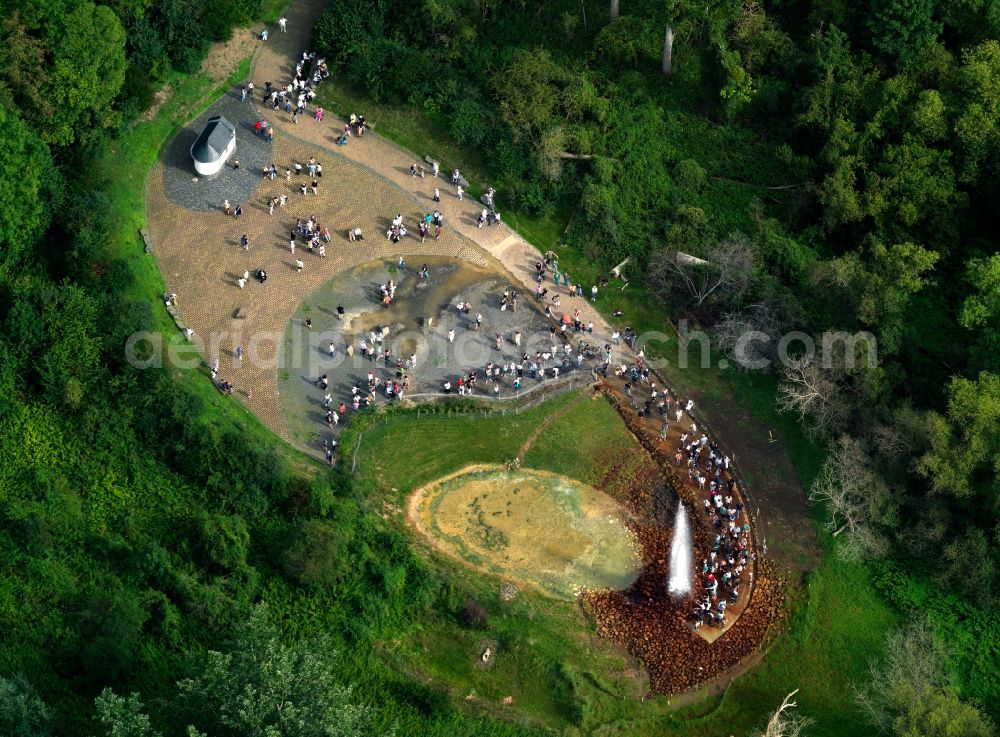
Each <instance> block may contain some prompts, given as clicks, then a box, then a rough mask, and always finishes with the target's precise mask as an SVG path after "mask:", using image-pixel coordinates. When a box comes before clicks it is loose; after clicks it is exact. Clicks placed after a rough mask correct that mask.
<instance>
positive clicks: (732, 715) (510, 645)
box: [358, 390, 896, 737]
mask: <svg viewBox="0 0 1000 737" xmlns="http://www.w3.org/2000/svg"><path fill="white" fill-rule="evenodd" d="M581 393H582V394H583V395H584V396H583V398H582V399H579V400H578V399H577V398H578V396H579V395H580V394H581ZM587 394H588V392H587V390H580V391H579V392H576V393H573V394H568V395H563V396H561V397H558V398H555V399H553V400H550V401H549V402H546V403H545V404H542V405H540V406H539V407H536V408H534V409H532V410H530V411H527V412H525V413H523V414H521V415H518V416H512V417H502V418H499V417H498V418H483V417H473V416H463V417H453V418H451V419H447V418H437V419H435V418H428V417H426V416H425V417H423V418H421V419H417V417H416V416H415V415H414V414H412V413H411V414H410V415H406V416H402V417H399V418H395V419H393V420H392V421H390V422H387V423H385V424H382V425H379V426H376V427H373V428H371V429H369V430H367V431H366V432H365V434H364V437H363V439H362V443H361V446H360V451H359V462H358V475H359V477H360V478H362V479H368V484H369V494H370V497H369V498H370V499H372V500H373V501H374V500H379V499H381V500H382V501H389V502H392V503H394V504H396V505H400V504H401V503H402V501H403V499H404V498H405V496H406V494H407V492H409V491H410V490H412V489H414V488H416V487H418V486H420V485H422V484H424V483H427V482H429V481H431V480H433V479H434V478H437V477H438V476H441V475H444V474H447V473H450V472H452V471H455V470H457V469H458V468H461V467H462V466H465V465H468V464H471V463H503V462H506V461H507V460H509V459H510V458H512V457H513V456H514V455H515V454H516V453H517V451H518V449H519V448H520V447H521V445H522V444H523V443H524V441H525V439H527V438H528V437H529V436H530V435H531V433H532V431H533V430H534V429H535V428H536V427H537V426H538V425H539V424H540V423H541V422H542V421H543V420H544V418H545V417H547V416H549V415H553V414H559V413H560V412H562V414H559V416H558V418H557V419H555V420H553V421H551V423H550V424H549V425H547V426H546V427H545V429H544V430H543V431H542V432H541V433H540V434H539V435H538V438H537V440H536V442H535V443H534V444H533V445H532V447H531V448H530V449H529V450H528V452H527V454H526V455H525V457H524V463H523V465H524V466H525V467H537V468H544V469H546V470H551V471H556V472H559V473H564V474H566V475H567V476H570V477H572V478H575V479H578V480H580V481H584V482H590V483H594V482H595V481H596V480H597V479H598V478H600V476H601V474H602V473H603V471H604V470H605V469H606V468H607V464H608V459H607V455H606V452H607V451H611V452H614V453H615V454H617V455H618V456H624V455H626V454H628V453H630V452H635V443H634V440H633V439H632V438H631V436H630V435H629V433H628V431H627V430H626V429H625V427H624V424H623V423H622V422H621V421H620V419H619V418H618V417H617V415H615V413H614V410H613V409H611V407H610V406H609V405H608V403H607V402H606V401H605V400H603V399H596V400H591V399H590V398H589V396H587ZM403 448H405V449H406V456H405V459H406V460H405V461H403V460H401V459H400V451H401V449H403ZM417 544H418V545H420V546H421V547H423V548H424V549H425V551H426V554H427V557H428V560H429V561H430V564H431V565H432V566H433V568H434V570H435V571H436V572H437V573H438V574H439V575H441V576H443V577H444V579H445V580H447V581H448V582H449V584H450V586H451V587H452V588H453V590H454V598H455V601H456V603H458V602H464V601H465V600H467V599H470V598H471V599H475V600H476V601H479V602H480V603H481V604H483V606H484V607H485V608H486V609H487V611H488V613H489V620H488V624H487V626H486V627H485V628H484V629H481V630H480V629H475V628H468V627H463V626H462V625H460V624H459V623H458V622H457V621H456V620H455V618H454V617H450V616H447V615H444V614H440V613H433V614H431V615H430V616H429V618H428V619H426V620H424V621H421V622H420V623H419V624H417V625H415V627H414V630H413V631H412V632H411V633H410V634H409V635H408V636H406V637H405V638H403V639H402V640H401V641H400V642H399V643H397V644H396V646H395V647H394V648H392V649H391V651H388V652H386V653H385V654H384V657H383V662H384V664H385V665H386V666H387V667H388V668H390V669H391V670H399V671H401V672H405V673H408V674H410V675H412V676H413V677H414V678H416V679H418V680H421V681H427V680H429V681H430V682H431V683H434V684H437V685H438V686H439V687H442V688H446V689H447V690H448V692H449V694H450V695H451V696H452V698H453V699H455V701H456V703H458V704H461V705H462V707H463V708H465V709H467V710H468V711H469V712H470V713H485V714H491V715H500V716H506V717H507V718H509V719H516V720H518V721H519V722H520V723H525V724H531V725H542V726H548V727H552V728H556V729H569V730H570V732H569V733H574V731H573V730H579V731H580V733H581V734H589V733H593V732H594V731H595V730H597V729H598V728H600V730H601V733H602V734H615V735H637V736H638V735H646V734H663V735H678V736H685V737H687V736H691V737H694V736H695V735H699V736H701V735H706V734H708V735H715V734H719V735H727V734H734V735H747V734H749V733H750V732H751V731H753V730H754V729H756V728H757V727H759V726H760V724H761V722H762V720H764V719H765V717H766V714H767V713H768V711H769V710H771V709H773V708H775V707H776V706H777V705H778V704H779V703H780V702H781V699H782V697H783V696H784V695H785V694H786V693H788V692H790V691H792V690H794V689H795V688H800V689H801V691H800V694H799V697H798V700H799V704H800V711H801V713H802V714H803V715H807V716H809V717H810V718H812V719H813V720H814V721H815V725H814V726H813V727H812V730H813V731H812V732H811V734H814V735H830V736H831V737H832V736H833V735H844V734H851V735H866V734H874V731H873V730H872V729H871V728H870V727H868V726H867V725H866V724H865V723H864V721H863V719H862V717H861V714H860V713H859V712H858V710H857V709H856V707H855V706H854V704H853V695H852V688H853V686H852V684H854V683H858V682H860V681H862V680H863V679H864V678H865V675H866V669H867V663H868V659H869V658H870V657H871V656H872V654H874V653H877V652H878V651H879V648H880V643H881V641H882V638H883V637H884V634H885V632H886V631H887V630H888V629H889V628H891V627H892V626H893V625H894V623H895V620H896V617H895V615H894V613H893V612H892V611H891V609H889V608H888V607H887V606H886V605H885V603H884V602H883V601H882V600H881V599H880V598H879V597H878V596H877V595H876V594H875V592H874V590H873V588H872V586H871V583H870V581H869V578H868V573H867V571H866V569H864V568H863V567H859V566H855V565H849V564H846V563H844V562H842V561H840V560H839V559H838V558H836V556H835V555H834V554H833V552H832V551H831V550H828V551H826V552H825V554H824V557H823V564H822V565H821V567H820V568H819V569H818V570H817V571H815V572H814V573H813V574H812V575H811V576H810V577H809V579H808V583H807V584H806V585H805V586H804V587H803V586H802V585H801V584H797V583H793V584H791V586H790V590H789V593H790V597H791V599H792V600H791V602H790V604H789V608H790V609H791V610H792V615H791V621H790V624H789V628H788V630H787V632H785V633H783V634H781V635H780V636H779V637H778V638H777V639H776V641H775V642H773V643H772V644H771V646H770V649H769V651H768V654H767V655H766V657H765V659H764V661H763V662H762V663H761V664H760V665H758V666H757V667H755V668H754V669H752V670H751V671H750V672H749V673H747V674H746V675H744V676H742V677H741V678H739V679H738V680H737V681H736V682H735V684H734V685H733V686H732V687H731V688H730V689H729V690H728V691H727V692H726V694H725V696H724V697H723V698H722V699H721V700H720V699H718V698H715V699H711V698H710V699H706V700H705V701H704V702H702V703H697V704H693V705H691V706H688V707H686V708H684V709H680V710H672V709H671V708H669V706H668V704H667V700H666V699H664V698H654V699H650V700H646V701H645V703H643V702H641V701H640V700H639V699H638V696H639V695H640V694H641V692H642V691H641V689H642V686H641V679H640V678H638V677H637V675H636V674H635V673H634V672H631V671H630V659H629V658H627V657H626V656H625V654H623V653H621V652H620V651H618V650H616V648H614V647H612V646H610V645H609V644H608V643H605V642H602V641H601V640H600V639H599V638H597V637H596V635H595V634H594V632H593V628H592V626H591V624H590V623H589V622H588V621H587V620H586V618H585V617H584V616H583V614H582V612H581V611H580V610H579V608H578V607H577V606H575V605H573V604H569V603H565V602H559V601H556V600H554V599H549V598H547V597H544V596H542V595H540V594H536V593H532V592H522V593H521V594H520V595H519V596H518V598H517V599H516V600H515V601H513V602H503V601H501V600H500V598H499V586H500V581H499V580H498V579H496V578H495V577H492V576H488V575H483V574H479V573H476V572H473V571H470V570H468V569H467V568H464V567H462V566H460V565H457V564H455V563H453V562H452V561H450V560H448V559H445V558H443V557H442V556H440V555H437V554H434V553H431V552H430V551H429V550H427V548H426V546H425V545H424V544H423V542H422V541H418V542H417ZM485 638H492V639H495V640H497V641H498V642H500V643H501V646H502V652H503V653H504V657H503V658H499V659H498V661H497V666H496V667H495V668H494V669H490V670H482V669H479V668H477V667H476V666H475V654H476V652H477V648H478V647H479V645H480V643H481V642H482V641H483V640H484V639H485ZM470 693H474V694H475V696H474V698H472V699H467V698H466V697H467V696H469V694H470ZM505 696H512V697H513V699H514V704H512V705H510V706H503V705H502V704H501V703H500V702H501V701H502V699H503V698H504V697H505Z"/></svg>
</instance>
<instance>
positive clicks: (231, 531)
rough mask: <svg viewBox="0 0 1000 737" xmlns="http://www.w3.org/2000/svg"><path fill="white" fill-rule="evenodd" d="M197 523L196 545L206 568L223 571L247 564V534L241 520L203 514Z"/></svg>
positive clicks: (244, 523) (248, 538)
mask: <svg viewBox="0 0 1000 737" xmlns="http://www.w3.org/2000/svg"><path fill="white" fill-rule="evenodd" d="M196 524H197V531H196V545H197V548H198V551H199V553H200V554H201V558H202V561H203V562H204V563H205V565H207V566H210V567H212V568H214V569H216V570H218V571H223V572H224V571H231V570H233V569H235V568H240V567H242V566H244V565H246V560H247V550H248V549H249V547H250V533H249V532H248V531H247V525H246V522H244V521H243V518H242V517H239V516H236V515H227V514H213V513H211V512H205V513H203V514H202V515H201V517H200V518H199V519H198V520H197V522H196Z"/></svg>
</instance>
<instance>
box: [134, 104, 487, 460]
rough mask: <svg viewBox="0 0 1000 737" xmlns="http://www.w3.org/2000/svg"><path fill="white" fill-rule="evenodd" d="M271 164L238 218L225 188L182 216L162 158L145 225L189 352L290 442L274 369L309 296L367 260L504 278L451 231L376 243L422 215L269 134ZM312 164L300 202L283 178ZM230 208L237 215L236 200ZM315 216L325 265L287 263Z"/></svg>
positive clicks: (315, 150)
mask: <svg viewBox="0 0 1000 737" xmlns="http://www.w3.org/2000/svg"><path fill="white" fill-rule="evenodd" d="M209 112H211V111H209ZM244 135H246V134H244ZM250 135H252V134H250ZM237 145H239V144H237ZM272 156H273V160H274V163H275V164H276V165H277V166H278V168H279V170H280V171H281V172H282V176H279V177H278V178H277V179H275V180H273V181H272V180H269V179H263V178H262V177H261V178H259V179H258V183H257V185H256V186H255V188H254V191H253V193H252V194H251V196H250V198H249V199H248V200H246V201H244V202H243V203H242V204H243V216H242V218H240V219H239V220H237V219H236V218H235V217H233V216H227V215H226V214H225V213H224V212H223V211H222V208H221V204H222V201H221V200H222V199H225V194H224V191H222V190H220V191H219V197H220V199H219V201H218V202H217V203H215V208H214V209H213V210H211V211H208V212H203V211H202V208H201V206H200V204H199V203H198V202H193V203H191V204H190V206H189V207H183V206H182V205H180V204H178V203H177V202H174V201H172V198H170V197H168V196H167V191H166V185H167V183H168V182H169V181H170V177H172V176H174V175H173V174H172V173H171V172H170V171H169V170H168V169H169V168H170V167H171V166H172V165H171V164H168V163H165V162H164V161H162V160H161V161H160V162H159V163H158V164H157V165H156V166H155V167H154V169H153V170H152V172H151V173H150V176H149V179H148V181H147V197H146V216H147V224H148V230H149V232H150V236H151V238H152V241H153V243H154V244H155V248H154V254H155V256H156V259H157V262H158V263H159V266H160V270H161V272H162V274H163V279H164V282H165V284H166V288H167V291H168V292H174V293H176V294H177V295H178V297H177V310H178V313H179V315H180V317H181V319H182V320H183V322H184V324H185V325H187V326H189V327H191V328H192V329H193V330H194V331H195V337H194V343H195V344H196V345H197V346H198V347H199V349H200V350H201V352H202V353H203V355H204V356H205V358H206V360H207V361H209V362H211V361H212V360H214V359H215V358H219V360H220V363H221V367H220V372H219V378H220V379H226V380H228V381H230V382H232V383H233V384H234V385H235V387H236V397H237V398H238V399H239V400H240V401H241V402H243V403H244V404H245V405H246V406H247V407H248V408H249V409H250V410H251V411H252V412H254V414H256V415H257V416H258V417H259V418H260V419H261V420H262V421H263V422H264V423H265V424H266V425H267V426H268V427H270V428H272V429H273V430H274V431H275V432H276V433H278V434H279V435H280V436H281V437H283V438H284V439H286V440H290V439H291V436H290V433H289V430H288V427H287V425H286V423H285V419H284V414H283V412H282V410H281V406H280V403H279V401H278V394H277V381H276V361H277V356H278V348H279V347H280V345H281V342H282V336H283V333H284V330H285V326H286V325H287V323H288V321H289V319H290V318H291V317H292V315H293V314H294V312H295V310H296V308H297V307H298V305H299V303H300V302H301V301H302V299H303V297H304V296H305V295H307V294H310V293H311V292H312V291H313V290H315V289H316V288H317V287H319V286H320V285H322V284H323V283H325V282H326V281H327V280H329V279H330V278H331V277H332V276H334V275H335V274H337V273H339V272H341V271H343V270H345V269H347V268H350V267H352V266H356V265H358V264H362V263H365V262H368V261H371V260H374V259H393V260H394V259H395V258H396V257H397V256H398V254H400V253H405V254H406V255H407V256H410V257H412V258H414V259H416V258H419V256H421V255H427V256H434V255H437V256H446V257H449V258H461V259H464V260H466V261H469V262H471V263H474V264H476V265H478V266H488V267H491V268H494V269H496V270H498V271H501V272H502V271H503V267H502V266H501V265H500V264H499V262H497V261H496V260H495V259H493V258H492V257H490V256H489V254H488V253H486V252H484V251H483V250H482V249H479V248H477V247H476V246H475V244H473V243H471V242H470V241H468V240H467V239H465V238H464V237H462V236H460V235H459V234H457V233H455V232H454V231H453V230H451V229H445V231H444V233H443V234H442V236H441V240H440V241H435V240H433V239H429V240H428V241H427V242H426V243H424V244H420V242H419V241H418V240H416V239H412V238H408V239H406V240H405V241H404V242H403V243H402V244H400V245H398V246H395V245H393V244H391V243H390V242H389V241H387V240H386V239H385V238H384V237H381V235H380V231H384V230H385V228H386V226H387V224H388V222H389V219H390V218H389V216H390V214H395V213H403V215H404V216H405V217H406V218H407V220H408V221H409V222H411V223H412V222H414V221H415V220H416V218H417V217H418V216H420V215H422V214H423V210H422V208H421V207H419V206H418V204H417V202H416V201H415V200H414V199H413V197H412V196H411V195H410V194H408V193H406V192H404V191H403V190H401V189H399V188H398V187H395V186H392V185H391V184H389V183H388V182H387V181H386V180H384V179H382V178H381V177H378V176H376V175H374V174H373V173H372V172H371V171H370V170H368V169H365V168H362V167H359V166H357V165H356V164H354V163H352V162H351V161H348V160H347V159H344V158H343V157H335V156H332V155H330V154H329V152H328V151H324V150H323V149H321V148H319V147H318V146H311V145H309V144H306V143H304V142H303V141H301V140H299V139H296V138H292V137H290V136H286V135H281V133H280V132H279V133H278V134H277V135H275V139H274V143H273V149H272ZM311 156H315V157H316V158H317V159H318V160H319V161H320V162H321V163H322V164H323V176H322V177H321V178H320V179H319V182H320V184H319V188H318V193H317V194H316V195H313V194H312V193H311V191H310V192H309V193H308V194H306V195H303V194H301V193H300V191H299V184H300V183H301V182H303V181H307V182H308V178H307V177H306V175H302V176H301V177H296V176H295V175H294V174H293V175H292V178H291V181H288V182H286V181H285V177H284V171H285V169H286V168H288V167H290V166H291V165H292V164H293V163H294V162H302V163H305V162H306V161H307V160H308V159H309V158H310V157H311ZM192 176H193V171H192ZM258 176H259V173H258ZM195 186H196V185H195ZM235 189H238V187H234V190H235ZM279 194H285V195H287V196H288V204H287V205H286V206H285V207H284V208H276V209H275V212H274V214H273V215H270V214H268V205H267V202H268V201H269V200H270V198H271V197H272V196H274V195H279ZM229 199H230V202H231V204H233V205H234V206H235V205H236V203H237V200H236V199H235V198H234V197H230V198H229ZM313 213H315V214H316V215H317V216H318V218H319V221H320V223H321V224H322V225H325V226H326V227H328V228H329V229H330V231H331V234H332V236H333V237H332V242H331V243H329V244H327V246H326V249H327V250H326V253H327V255H326V257H325V258H320V257H319V256H317V255H313V254H310V253H309V252H308V250H306V249H305V248H303V247H302V243H301V241H300V244H299V246H300V247H299V248H298V249H297V250H296V253H295V255H294V256H293V255H292V254H291V252H290V251H289V246H288V240H289V238H288V235H289V232H290V231H291V230H292V229H294V227H295V221H296V219H298V218H302V219H306V218H308V217H309V216H310V215H311V214H313ZM354 226H357V227H360V228H361V229H362V231H363V232H364V233H365V234H367V237H366V238H365V239H364V240H363V241H359V242H350V241H348V239H347V237H346V232H347V229H348V228H349V227H354ZM243 234H246V235H247V236H248V237H249V240H250V248H249V250H243V249H242V248H240V245H239V244H240V237H241V236H242V235H243ZM297 259H301V260H302V261H303V262H304V268H303V269H302V271H298V270H297V268H296V263H295V262H296V260H297ZM258 269H264V270H265V271H266V272H267V274H268V279H267V281H266V283H264V284H261V283H259V282H258V281H256V280H255V279H254V278H253V277H252V276H251V278H250V280H249V281H248V282H247V283H246V285H245V287H244V288H243V289H240V287H239V285H238V280H239V279H240V277H241V276H242V275H243V274H244V272H247V271H249V272H250V273H251V275H252V274H253V273H254V272H256V271H257V270H258ZM237 314H240V315H241V316H240V317H236V315H237ZM238 346H239V347H242V348H243V349H244V351H246V359H245V360H243V361H238V360H237V359H236V355H235V351H236V348H237V347H238Z"/></svg>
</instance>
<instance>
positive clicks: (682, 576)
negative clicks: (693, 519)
mask: <svg viewBox="0 0 1000 737" xmlns="http://www.w3.org/2000/svg"><path fill="white" fill-rule="evenodd" d="M667 590H668V591H669V592H670V593H671V594H674V595H676V596H684V595H685V594H688V593H690V591H691V523H690V522H689V521H688V514H687V510H686V509H685V508H684V503H683V502H680V501H678V502H677V517H676V519H675V520H674V539H673V542H671V544H670V579H669V584H668V586H667Z"/></svg>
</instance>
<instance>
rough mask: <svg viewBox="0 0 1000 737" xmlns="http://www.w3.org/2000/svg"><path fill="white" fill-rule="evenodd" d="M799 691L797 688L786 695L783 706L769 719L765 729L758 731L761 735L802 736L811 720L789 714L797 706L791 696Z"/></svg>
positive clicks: (761, 736) (767, 736) (770, 736)
mask: <svg viewBox="0 0 1000 737" xmlns="http://www.w3.org/2000/svg"><path fill="white" fill-rule="evenodd" d="M798 692H799V689H795V690H794V691H792V692H791V693H790V694H788V695H787V696H786V697H785V699H784V701H782V702H781V706H779V707H778V709H777V710H776V711H775V712H774V713H773V714H772V715H771V718H770V719H768V720H767V726H766V727H765V728H764V731H763V732H759V733H758V735H759V737H802V730H803V729H804V728H805V727H806V726H808V725H809V723H810V721H809V720H808V719H805V718H802V717H793V716H791V715H790V714H789V711H790V710H791V709H794V708H795V707H796V706H797V704H796V703H795V702H794V701H792V700H791V698H792V697H793V696H794V695H795V694H797V693H798Z"/></svg>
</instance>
